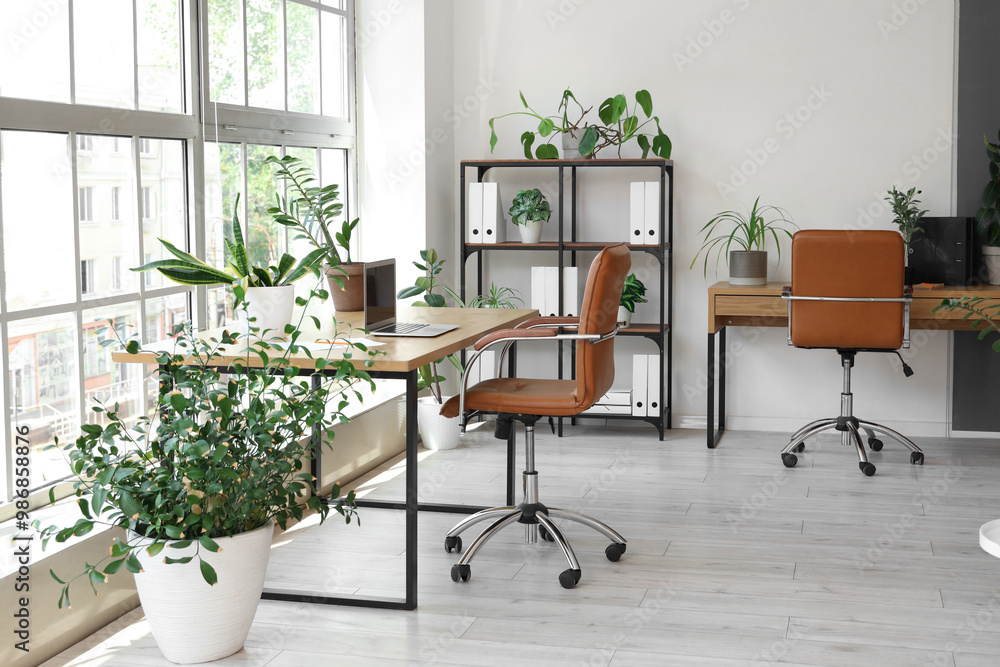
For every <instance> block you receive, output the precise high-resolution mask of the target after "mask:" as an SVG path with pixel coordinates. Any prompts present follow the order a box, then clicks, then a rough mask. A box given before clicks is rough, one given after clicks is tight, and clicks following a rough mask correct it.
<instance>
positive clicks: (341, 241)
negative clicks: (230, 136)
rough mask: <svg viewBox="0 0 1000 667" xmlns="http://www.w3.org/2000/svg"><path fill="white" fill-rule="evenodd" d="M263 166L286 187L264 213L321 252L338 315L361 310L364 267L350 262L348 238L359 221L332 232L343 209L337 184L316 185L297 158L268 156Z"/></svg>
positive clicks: (308, 168)
mask: <svg viewBox="0 0 1000 667" xmlns="http://www.w3.org/2000/svg"><path fill="white" fill-rule="evenodd" d="M264 162H265V163H267V164H270V165H272V166H274V168H275V171H274V174H275V176H276V177H277V178H278V180H279V181H282V182H284V183H285V185H286V186H287V187H288V194H287V196H284V197H282V196H281V195H280V194H276V195H275V199H276V200H277V206H272V207H271V208H269V209H267V212H268V214H269V215H270V216H271V217H272V218H274V221H275V222H277V223H278V224H280V225H284V226H285V227H288V228H289V229H292V230H294V231H296V232H297V234H296V236H295V238H296V239H304V240H306V241H308V242H309V243H310V244H312V246H313V247H315V248H320V249H322V250H323V251H324V254H323V259H324V260H325V262H326V276H327V280H328V281H329V286H330V296H331V298H332V299H333V305H334V308H335V309H336V310H337V311H338V312H351V311H360V310H364V279H363V277H362V276H363V275H364V264H363V263H361V262H352V261H351V236H352V235H353V233H354V229H355V228H356V227H357V226H358V222H359V221H360V218H355V219H354V220H351V221H347V220H344V221H343V223H341V225H340V231H336V230H335V229H334V228H333V225H334V221H335V219H336V218H338V217H340V215H341V213H342V212H343V209H344V205H343V204H341V203H340V202H339V201H337V199H338V198H339V197H340V189H339V187H338V186H337V185H336V184H330V185H324V186H319V185H315V182H316V177H315V176H314V174H313V171H312V169H311V168H310V167H309V165H307V164H306V163H305V162H303V161H302V160H301V159H300V158H297V157H294V156H291V155H286V156H284V157H281V158H279V157H276V156H273V155H272V156H269V157H268V158H267V159H266V160H264Z"/></svg>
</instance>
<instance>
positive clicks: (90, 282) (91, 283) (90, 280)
mask: <svg viewBox="0 0 1000 667" xmlns="http://www.w3.org/2000/svg"><path fill="white" fill-rule="evenodd" d="M96 291H97V275H96V273H95V271H94V260H92V259H84V260H82V261H81V262H80V293H81V294H83V295H89V294H94V293H95V292H96Z"/></svg>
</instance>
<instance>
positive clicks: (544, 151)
mask: <svg viewBox="0 0 1000 667" xmlns="http://www.w3.org/2000/svg"><path fill="white" fill-rule="evenodd" d="M517 94H518V95H520V97H521V104H522V105H523V106H524V108H525V111H512V112H510V113H506V114H503V115H502V116H495V117H493V118H490V120H489V124H490V153H492V152H493V149H494V148H496V145H497V141H498V139H497V133H496V129H495V128H494V126H493V123H494V122H495V121H497V120H498V119H500V118H506V117H507V116H530V117H531V118H534V119H536V120H538V130H537V133H536V132H533V131H531V130H528V131H526V132H524V133H523V134H522V135H521V147H522V148H523V149H524V157H526V158H527V159H529V160H530V159H532V158H533V157H537V158H538V159H540V160H541V159H550V160H552V159H556V158H558V157H559V151H558V150H557V149H556V147H555V146H553V145H552V139H554V138H555V137H556V135H562V137H563V155H564V156H565V157H567V158H574V157H577V158H578V157H581V153H580V151H578V150H577V149H576V145H577V144H579V142H580V140H581V139H582V138H583V132H584V130H583V128H582V127H581V126H580V123H582V122H583V118H584V116H586V115H587V113H588V112H589V111H590V109H589V108H588V109H586V110H585V109H584V108H583V105H581V104H580V102H579V101H577V99H576V97H575V96H574V95H573V93H572V92H570V89H569V88H567V89H566V90H564V91H563V94H562V98H561V99H560V101H559V108H558V111H559V112H561V114H562V115H561V116H543V115H541V114H539V113H538V112H537V111H535V110H534V109H532V108H531V107H530V106H529V105H528V102H527V100H525V99H524V93H522V92H521V91H517ZM570 100H572V101H573V103H574V104H576V106H577V109H578V110H579V112H580V117H579V118H578V119H577V120H576V121H570V116H569V109H570V107H569V103H570ZM536 134H537V136H541V137H542V138H545V139H548V141H547V142H546V143H544V144H540V145H539V146H538V148H536V149H535V155H534V156H533V155H532V154H531V147H532V146H533V145H534V143H535V138H536Z"/></svg>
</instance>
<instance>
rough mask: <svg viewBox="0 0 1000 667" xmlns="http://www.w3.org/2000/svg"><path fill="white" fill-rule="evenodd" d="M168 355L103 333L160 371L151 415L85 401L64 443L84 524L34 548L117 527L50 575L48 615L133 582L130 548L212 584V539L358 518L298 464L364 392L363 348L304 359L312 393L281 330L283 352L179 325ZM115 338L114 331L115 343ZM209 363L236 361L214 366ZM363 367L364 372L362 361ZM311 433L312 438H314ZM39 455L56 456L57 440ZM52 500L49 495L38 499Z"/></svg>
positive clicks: (136, 567)
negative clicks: (95, 551) (100, 545)
mask: <svg viewBox="0 0 1000 667" xmlns="http://www.w3.org/2000/svg"><path fill="white" fill-rule="evenodd" d="M174 333H175V335H176V338H175V340H174V349H173V351H162V350H150V351H144V350H142V349H140V346H139V343H138V341H136V340H128V341H123V340H121V339H116V338H112V339H109V340H108V341H106V343H110V344H115V343H116V342H117V343H120V344H121V345H122V346H123V347H124V349H125V350H126V351H127V352H129V353H130V354H133V355H138V354H143V353H145V354H148V355H149V356H150V357H151V358H152V359H155V362H156V364H157V365H158V366H159V369H160V370H159V371H157V372H159V374H160V375H159V379H160V382H159V390H158V393H157V396H156V400H155V402H154V404H153V405H152V406H151V409H150V410H149V411H148V412H147V413H145V414H143V415H140V416H139V417H138V418H134V417H131V416H129V415H126V414H123V413H122V411H121V406H119V405H118V404H117V403H115V404H114V405H107V404H103V403H101V402H99V401H96V400H95V403H94V405H93V406H92V408H91V409H92V410H93V412H94V413H95V415H96V416H97V417H98V418H99V421H100V423H96V424H83V425H82V426H81V427H80V428H81V431H82V433H81V434H80V436H79V437H78V438H77V439H76V440H75V441H74V442H71V443H69V444H68V445H65V446H64V447H62V449H63V450H64V452H65V456H66V457H67V458H68V460H69V464H70V470H71V471H72V474H73V476H74V477H75V478H76V480H75V482H74V484H73V486H74V488H75V495H76V504H77V507H78V508H79V510H80V513H81V514H82V516H81V517H80V518H79V519H77V520H76V521H75V522H74V523H72V524H69V525H65V526H58V525H51V526H47V527H42V526H41V525H40V524H39V523H38V522H36V523H35V527H36V528H37V529H39V530H40V534H41V537H42V544H43V548H44V546H46V545H47V544H48V542H49V541H50V540H52V539H54V540H55V541H56V542H66V541H68V540H70V539H72V538H74V537H78V536H83V535H86V534H88V533H90V532H91V531H92V530H94V528H95V527H97V526H101V525H104V526H113V527H119V528H122V529H127V530H129V531H130V532H128V533H126V538H125V539H122V538H121V537H116V538H115V539H114V541H113V544H112V546H111V548H110V551H109V553H108V555H106V556H104V557H103V558H101V559H100V560H98V561H96V562H94V563H89V562H88V563H86V564H85V565H84V567H83V571H82V572H80V573H78V574H77V575H75V576H73V577H68V578H64V577H60V576H59V575H57V574H56V573H55V572H51V575H52V577H53V578H54V579H55V580H56V581H58V582H59V583H60V584H62V585H63V588H62V593H61V595H60V597H59V606H60V607H62V606H63V604H64V603H65V604H66V605H68V604H69V603H70V587H71V585H72V584H73V583H74V582H75V581H76V580H78V579H84V580H86V581H87V582H88V583H89V584H90V586H91V588H92V589H93V591H94V593H95V594H97V585H98V584H102V583H104V582H105V581H106V580H107V578H108V577H109V576H111V575H114V574H115V573H117V572H119V571H120V570H122V569H123V568H124V569H126V570H128V571H129V572H133V573H139V572H140V571H141V569H142V568H141V565H140V563H139V560H138V558H137V557H136V552H138V551H139V550H140V549H145V550H146V552H147V553H148V554H149V555H150V556H156V555H158V554H160V553H163V555H164V556H165V562H166V563H167V564H174V563H187V562H191V561H192V560H197V561H198V563H199V566H200V570H201V574H202V577H203V578H204V580H205V581H206V582H207V583H208V584H214V583H216V581H217V575H216V572H215V570H214V568H213V567H212V565H211V564H210V563H209V562H208V561H207V560H205V558H204V557H203V554H205V553H206V552H215V551H218V550H219V545H218V543H217V542H216V540H217V539H218V538H220V537H231V536H234V535H237V534H239V533H243V532H247V531H250V530H254V529H256V528H259V527H261V526H263V525H265V524H266V523H267V522H268V521H270V520H272V519H273V520H274V521H275V523H277V524H278V526H279V527H281V528H282V529H285V528H286V527H287V526H288V524H289V522H291V521H297V520H300V519H302V517H303V516H304V513H305V512H307V511H308V512H313V513H315V514H318V515H319V518H320V522H322V521H324V520H325V519H326V518H327V515H328V514H329V512H330V510H331V509H332V510H334V511H336V512H337V513H339V514H341V515H342V516H343V517H344V519H345V521H346V522H347V523H350V522H351V520H352V518H353V517H355V516H356V513H355V509H356V504H355V499H354V492H353V491H352V492H350V493H348V494H347V496H346V497H343V498H340V497H339V496H340V487H339V486H336V485H335V486H334V488H333V492H332V498H333V499H334V500H332V501H330V502H329V503H327V502H323V501H322V500H321V499H320V498H319V496H318V495H317V480H316V479H315V478H314V477H313V476H312V475H311V474H310V473H309V472H307V471H304V470H303V461H307V460H308V459H309V458H311V457H312V456H314V455H315V453H316V452H317V450H318V449H319V448H320V447H322V445H321V444H320V443H321V441H322V440H323V438H324V437H325V438H326V441H327V442H328V443H329V441H331V440H332V439H333V438H334V436H335V435H336V434H335V432H334V430H333V428H334V426H335V425H336V424H338V423H341V422H344V421H347V416H346V415H345V413H344V408H345V407H346V405H347V401H346V400H345V397H346V395H347V394H354V396H355V397H356V398H357V399H358V400H360V399H361V394H360V392H358V390H357V387H358V386H359V383H360V385H367V386H368V387H370V388H372V389H374V383H373V382H372V380H371V378H370V377H369V375H368V373H367V372H366V371H364V370H363V369H357V368H355V367H354V365H353V364H352V363H351V361H350V360H351V357H352V354H353V353H355V352H357V351H361V352H368V354H369V356H373V355H374V352H370V351H368V350H367V348H365V347H364V346H363V345H360V344H357V343H352V342H351V341H350V340H349V339H347V338H344V337H341V340H338V341H337V344H338V347H337V349H338V350H343V357H342V358H338V359H336V360H328V359H326V358H325V357H321V358H316V359H315V360H314V363H315V368H316V370H315V371H314V375H315V376H316V377H318V378H319V379H320V380H321V382H320V383H319V386H318V387H313V386H311V383H310V382H308V381H303V379H302V378H300V377H299V376H298V374H297V369H295V368H293V367H292V365H291V363H290V361H289V354H291V353H294V352H297V351H301V352H302V353H304V354H306V355H308V356H309V357H312V354H311V353H310V352H309V350H308V349H306V348H305V347H301V346H298V345H296V341H297V339H298V337H299V335H300V332H299V330H298V329H296V330H295V331H294V332H292V334H291V337H290V340H289V343H287V344H286V345H285V346H284V347H283V348H282V349H279V348H275V347H273V346H271V345H269V344H268V343H267V342H265V341H264V340H260V339H259V338H257V339H254V340H252V341H251V342H250V343H247V341H246V339H245V338H243V337H241V336H240V335H239V334H236V333H232V332H229V331H223V332H222V333H221V334H220V335H219V336H218V337H214V336H213V337H209V338H200V337H198V336H196V335H195V334H194V333H193V332H192V330H191V326H190V323H188V324H185V325H182V326H181V327H178V329H177V330H175V332H174ZM116 335H117V334H116ZM221 356H230V357H233V356H235V357H237V359H238V361H235V362H233V363H231V364H229V365H228V367H225V368H222V369H220V368H218V366H219V363H218V361H216V360H217V359H218V358H219V357H221ZM364 365H370V359H369V360H367V361H366V362H365V364H364ZM317 432H318V433H319V434H320V435H321V437H320V439H319V440H314V437H313V436H314V433H317ZM55 442H56V444H55V445H51V446H50V447H49V448H57V447H59V445H60V443H59V441H58V439H56V441H55ZM49 499H50V502H55V497H54V488H53V490H51V491H50V492H49ZM191 545H194V546H195V547H196V549H197V551H196V553H195V554H194V555H192V556H185V557H180V558H173V557H171V556H170V555H169V554H170V553H171V550H172V549H182V548H187V547H188V546H191Z"/></svg>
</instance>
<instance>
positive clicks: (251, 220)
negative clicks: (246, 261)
mask: <svg viewBox="0 0 1000 667" xmlns="http://www.w3.org/2000/svg"><path fill="white" fill-rule="evenodd" d="M269 155H275V156H277V155H279V153H278V148H277V147H276V146H256V145H251V146H247V190H248V192H247V208H246V211H247V223H246V225H245V226H244V228H245V229H246V230H248V231H247V233H246V242H247V253H248V255H249V256H250V262H251V264H259V265H267V266H270V265H271V264H277V263H278V258H279V257H281V255H282V253H284V252H285V251H286V250H287V247H288V246H287V244H286V243H285V237H286V233H285V228H284V227H282V226H281V225H279V224H278V223H276V222H274V220H273V219H272V218H271V216H270V215H268V213H267V209H268V208H270V207H272V206H274V204H275V201H274V195H275V193H276V192H277V191H278V183H277V181H276V179H275V177H274V168H273V167H271V165H269V164H264V159H265V158H266V157H268V156H269Z"/></svg>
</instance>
